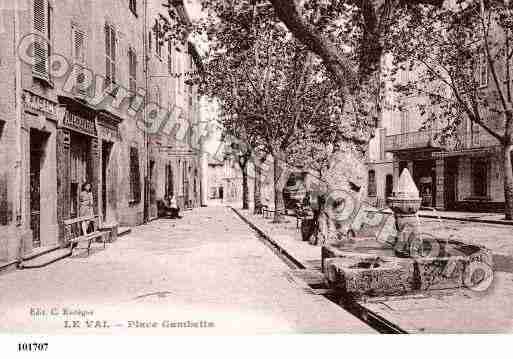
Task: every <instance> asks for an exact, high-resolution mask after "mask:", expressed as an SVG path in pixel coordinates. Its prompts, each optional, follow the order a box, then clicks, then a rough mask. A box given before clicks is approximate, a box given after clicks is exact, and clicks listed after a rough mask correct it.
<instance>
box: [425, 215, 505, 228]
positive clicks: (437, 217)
mask: <svg viewBox="0 0 513 359" xmlns="http://www.w3.org/2000/svg"><path fill="white" fill-rule="evenodd" d="M419 217H420V218H432V219H445V220H448V221H461V222H475V223H487V224H500V225H503V226H513V221H506V220H495V219H479V218H455V217H448V216H436V215H431V214H419Z"/></svg>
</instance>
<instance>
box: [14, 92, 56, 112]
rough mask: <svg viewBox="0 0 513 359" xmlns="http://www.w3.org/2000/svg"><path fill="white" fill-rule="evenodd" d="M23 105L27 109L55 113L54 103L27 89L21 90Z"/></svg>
mask: <svg viewBox="0 0 513 359" xmlns="http://www.w3.org/2000/svg"><path fill="white" fill-rule="evenodd" d="M22 99H23V105H24V106H25V108H27V109H31V110H35V111H39V112H44V113H46V114H49V115H52V116H55V115H56V107H57V106H56V104H55V103H54V102H52V101H49V100H47V99H46V98H44V97H41V96H39V95H36V94H34V93H32V92H29V91H23V96H22Z"/></svg>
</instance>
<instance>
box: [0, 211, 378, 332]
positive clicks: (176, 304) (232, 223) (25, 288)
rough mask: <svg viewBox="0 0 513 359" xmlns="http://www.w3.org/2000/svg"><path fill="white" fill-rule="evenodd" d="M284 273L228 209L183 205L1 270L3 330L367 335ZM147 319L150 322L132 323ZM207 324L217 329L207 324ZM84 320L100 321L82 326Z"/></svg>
mask: <svg viewBox="0 0 513 359" xmlns="http://www.w3.org/2000/svg"><path fill="white" fill-rule="evenodd" d="M99 247H101V246H99ZM288 270H289V268H288V267H287V266H286V265H285V263H284V262H283V261H282V260H280V259H279V258H278V257H277V256H276V255H275V254H274V253H273V252H272V251H271V250H270V249H269V248H268V247H267V246H265V245H264V244H263V243H262V242H261V241H260V240H259V239H258V238H257V236H256V234H255V232H253V231H252V230H250V228H249V227H248V225H247V224H246V223H244V222H243V221H242V220H240V219H239V218H238V217H237V216H236V215H235V213H233V211H232V210H231V209H229V208H226V207H220V206H218V207H208V208H201V209H195V210H193V211H187V212H184V218H183V219H181V220H169V219H161V220H156V221H153V222H151V223H150V224H147V225H143V226H139V227H135V228H133V229H132V232H131V233H130V234H128V235H127V236H125V237H123V238H121V239H120V240H118V241H117V242H115V243H112V244H111V245H109V246H108V247H107V249H106V250H103V249H98V250H96V251H95V252H94V253H93V254H91V256H90V257H88V258H82V257H75V258H67V259H64V260H62V261H60V262H57V263H54V264H52V265H50V266H47V267H44V268H41V269H34V270H23V271H15V272H12V273H7V274H5V275H3V276H1V277H0V293H2V294H1V296H0V331H2V332H9V333H12V332H19V333H22V332H23V333H52V334H74V333H77V334H84V333H100V334H101V333H104V334H112V333H118V332H120V333H128V334H132V333H133V334H137V335H144V334H148V335H155V334H165V335H180V334H185V335H187V334H202V335H203V334H207V335H208V334H263V333H305V332H306V333H326V332H328V333H370V332H374V331H373V330H372V329H371V328H370V327H368V326H367V325H366V324H364V323H363V322H361V321H360V320H358V319H357V318H355V317H354V316H352V315H351V314H349V313H347V312H346V311H344V310H343V309H341V308H340V307H338V306H337V305H335V304H334V303H332V302H330V301H328V300H327V299H325V298H324V297H322V296H319V295H314V294H312V293H311V292H308V291H305V289H304V288H302V287H301V286H299V285H298V284H297V283H295V282H293V281H291V280H290V277H289V276H288V275H286V272H288ZM31 310H32V313H31ZM52 311H54V313H55V315H53V314H52ZM66 311H67V312H66ZM43 312H44V314H41V313H43ZM70 312H71V313H70ZM88 312H89V313H88ZM90 312H93V313H90ZM38 313H39V314H38ZM65 320H68V321H70V322H69V323H68V324H72V323H71V321H72V320H76V321H78V322H79V325H80V328H75V329H66V328H65V322H64V321H65ZM96 321H99V322H96ZM103 321H106V322H105V323H104V322H103ZM129 321H131V322H132V323H129ZM177 321H179V322H185V323H188V324H187V325H189V326H194V325H196V326H197V328H195V327H194V328H176V327H171V325H175V326H176V325H182V324H183V323H182V324H180V323H179V324H177V323H176V322H177ZM153 323H157V324H156V327H155V328H133V327H132V328H131V327H130V326H131V325H132V326H137V325H140V326H153V325H154V324H153ZM166 323H167V324H166ZM205 323H206V324H205ZM209 323H214V327H210V328H205V327H204V326H205V325H207V326H208V325H209ZM88 324H90V325H93V326H100V328H96V329H94V328H92V329H87V328H85V327H86V326H87V325H88ZM102 325H106V326H107V327H108V328H101V326H102ZM183 325H185V324H183ZM202 325H203V328H201V326H202Z"/></svg>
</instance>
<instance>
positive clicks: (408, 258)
mask: <svg viewBox="0 0 513 359" xmlns="http://www.w3.org/2000/svg"><path fill="white" fill-rule="evenodd" d="M389 203H390V208H391V210H392V211H393V215H394V219H395V226H394V227H395V230H394V231H391V232H390V233H387V236H386V240H377V239H375V238H368V237H366V238H352V239H351V240H347V241H339V242H337V243H330V244H328V245H324V246H323V247H322V271H323V272H324V274H325V276H326V278H327V280H328V282H329V284H330V286H331V287H332V288H333V289H335V290H336V291H337V292H338V293H340V294H341V295H342V297H351V298H359V297H370V296H394V295H404V294H408V293H413V292H419V291H428V290H440V289H455V288H463V287H466V288H474V289H475V288H478V286H481V287H480V288H482V287H483V283H484V284H487V283H488V284H489V282H490V281H491V280H492V279H493V272H492V268H493V261H492V253H491V252H490V251H489V250H488V249H486V248H484V247H482V246H478V245H474V244H468V243H464V242H462V241H457V240H451V239H444V238H435V237H434V236H432V235H428V234H423V233H422V232H421V231H420V221H419V219H418V216H417V212H418V211H419V209H420V203H421V198H420V197H419V192H418V189H417V187H416V185H415V183H414V181H413V179H412V177H411V175H410V173H409V171H408V169H405V170H403V172H402V174H401V176H400V178H399V181H398V185H397V188H396V191H395V193H394V196H393V197H391V198H389Z"/></svg>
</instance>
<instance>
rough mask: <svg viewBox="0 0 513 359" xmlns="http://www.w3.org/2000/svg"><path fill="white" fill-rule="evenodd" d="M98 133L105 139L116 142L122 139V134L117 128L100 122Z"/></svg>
mask: <svg viewBox="0 0 513 359" xmlns="http://www.w3.org/2000/svg"><path fill="white" fill-rule="evenodd" d="M98 135H99V137H100V138H101V139H102V140H105V141H111V142H114V141H119V140H121V136H120V134H119V131H118V129H117V128H110V127H107V126H103V125H102V124H98Z"/></svg>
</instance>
